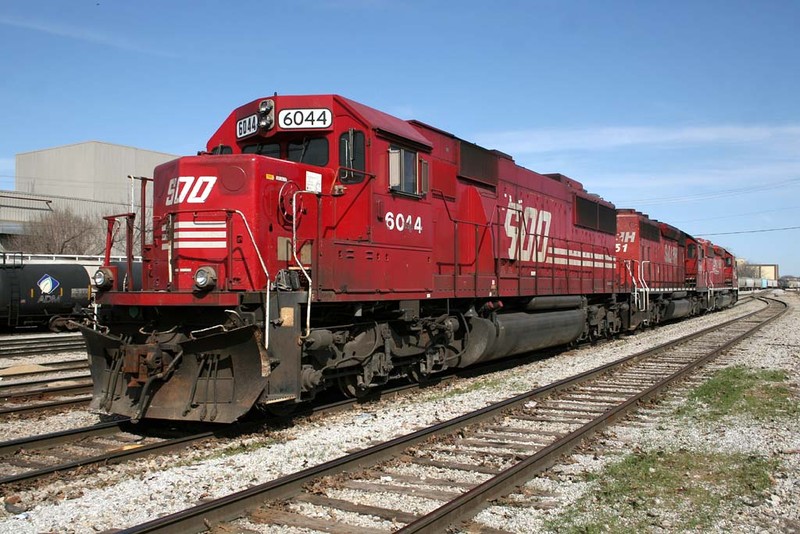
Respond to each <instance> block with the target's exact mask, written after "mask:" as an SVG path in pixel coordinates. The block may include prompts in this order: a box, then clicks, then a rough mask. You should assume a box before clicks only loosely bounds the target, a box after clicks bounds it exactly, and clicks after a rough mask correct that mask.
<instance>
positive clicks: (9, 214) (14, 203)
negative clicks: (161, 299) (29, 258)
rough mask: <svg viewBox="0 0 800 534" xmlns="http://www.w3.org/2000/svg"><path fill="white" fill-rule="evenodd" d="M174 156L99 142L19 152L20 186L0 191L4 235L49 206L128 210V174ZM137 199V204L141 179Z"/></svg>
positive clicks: (91, 211)
mask: <svg viewBox="0 0 800 534" xmlns="http://www.w3.org/2000/svg"><path fill="white" fill-rule="evenodd" d="M176 157H178V156H175V155H173V154H166V153H163V152H153V151H151V150H142V149H140V148H134V147H128V146H121V145H114V144H111V143H103V142H99V141H89V142H85V143H77V144H74V145H66V146H61V147H55V148H49V149H44V150H37V151H34V152H26V153H23V154H17V156H16V165H15V167H16V168H15V180H16V190H15V191H0V235H2V234H5V235H14V234H20V233H22V232H23V231H24V227H25V223H26V222H29V221H35V220H37V219H38V218H39V217H40V216H41V215H42V213H45V212H47V211H50V210H56V209H69V210H70V211H72V212H73V213H80V214H85V215H89V216H97V217H102V215H110V214H113V213H121V212H127V211H129V210H130V205H131V180H130V179H129V178H128V176H129V175H131V176H146V177H152V176H153V169H154V168H155V167H156V166H157V165H160V164H162V163H164V162H167V161H170V160H173V159H175V158H176ZM134 201H135V205H136V206H138V204H139V184H138V182H137V183H136V185H135V193H134ZM136 211H138V209H137V210H136Z"/></svg>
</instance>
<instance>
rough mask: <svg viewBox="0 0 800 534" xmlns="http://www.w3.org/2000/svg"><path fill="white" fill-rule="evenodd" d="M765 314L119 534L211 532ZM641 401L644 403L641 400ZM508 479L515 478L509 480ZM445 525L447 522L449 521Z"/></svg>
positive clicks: (571, 434)
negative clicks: (320, 483) (317, 485)
mask: <svg viewBox="0 0 800 534" xmlns="http://www.w3.org/2000/svg"><path fill="white" fill-rule="evenodd" d="M763 311H764V309H760V310H756V311H754V312H752V313H749V314H745V315H743V316H740V317H738V318H735V319H731V320H729V321H725V322H723V323H721V324H718V325H715V326H712V327H708V328H705V329H703V330H700V331H698V332H695V333H693V334H690V335H687V336H683V337H681V338H678V339H675V340H672V341H669V342H666V343H663V344H660V345H658V346H657V347H653V348H651V349H647V350H645V351H642V352H640V353H637V354H633V355H630V356H626V357H624V358H621V359H619V360H616V361H614V362H610V363H608V364H605V365H602V366H599V367H597V368H595V369H591V370H588V371H585V372H583V373H580V374H578V375H575V376H572V377H568V378H565V379H562V380H559V381H557V382H554V383H552V384H548V385H546V386H542V387H539V388H536V389H534V390H531V391H528V392H526V393H523V394H520V395H517V396H515V397H512V398H509V399H506V400H504V401H501V402H498V403H496V404H493V405H490V406H487V407H485V408H482V409H480V410H476V411H474V412H471V413H469V414H465V415H462V416H459V417H456V418H453V419H451V420H449V421H445V422H443V423H439V424H436V425H433V426H431V427H428V428H425V429H422V430H419V431H417V432H413V433H411V434H408V435H405V436H401V437H398V438H395V439H392V440H389V441H387V442H384V443H379V444H377V445H374V446H372V447H369V448H366V449H362V450H360V451H357V452H355V453H353V454H350V455H347V456H344V457H341V458H337V459H334V460H330V461H328V462H325V463H323V464H320V465H318V466H314V467H310V468H308V469H305V470H303V471H299V472H296V473H292V474H289V475H286V476H283V477H280V478H278V479H275V480H272V481H269V482H266V483H264V484H260V485H257V486H253V487H250V488H247V489H245V490H241V491H239V492H236V493H233V494H230V495H227V496H225V497H222V498H220V499H216V500H214V501H210V502H206V503H202V504H200V505H197V506H194V507H192V508H188V509H185V510H182V511H179V512H176V513H173V514H169V515H166V516H163V517H160V518H157V519H154V520H152V521H148V522H146V523H142V524H139V525H134V526H131V527H128V528H126V529H122V530H119V531H117V532H120V533H126V534H133V533H145V532H146V533H154V532H158V533H183V532H199V531H203V530H206V529H207V528H208V527H209V525H212V524H216V523H219V522H223V521H229V520H232V519H235V518H237V517H240V516H241V515H243V514H244V513H246V511H247V510H248V509H252V508H255V507H258V506H260V505H263V504H264V503H265V502H268V501H275V500H281V499H286V498H289V497H291V496H292V495H294V494H297V493H298V492H299V491H301V489H302V488H303V486H304V485H305V484H307V483H308V482H309V481H311V480H313V479H317V478H322V477H326V476H331V475H336V474H338V473H342V472H344V471H353V470H357V469H360V468H363V467H364V466H368V465H373V464H377V463H380V462H382V461H385V460H387V459H390V458H392V457H394V456H396V455H397V454H398V453H400V452H402V451H403V450H405V449H407V448H408V447H410V446H413V445H415V444H418V443H421V442H423V441H425V440H427V439H429V438H432V437H434V436H439V435H445V434H449V433H452V432H453V431H455V430H458V429H460V428H462V427H464V426H466V425H472V424H476V423H480V422H482V421H485V420H488V419H490V418H493V417H495V416H497V415H498V414H500V413H503V412H508V411H510V410H512V409H514V408H518V407H521V406H523V405H524V404H525V403H527V402H530V401H531V400H532V399H536V398H542V397H546V396H549V395H552V394H553V393H555V392H558V391H560V390H563V389H565V388H570V387H574V386H575V385H577V384H579V383H581V382H585V381H587V380H590V379H592V378H596V377H598V376H600V375H602V374H604V373H607V372H608V371H610V370H612V369H615V368H620V367H623V366H625V365H627V364H629V363H632V362H635V361H638V360H641V359H643V358H647V357H648V356H651V355H653V354H655V353H658V352H663V351H665V350H668V349H670V348H672V347H674V346H676V345H678V344H681V343H685V342H687V341H690V340H693V339H695V338H698V337H700V336H702V335H704V334H707V333H710V332H713V331H715V330H719V329H721V328H724V327H725V326H728V325H730V324H733V323H736V322H739V321H742V320H745V319H748V318H750V317H752V316H754V315H756V314H758V313H762V312H763ZM636 402H639V401H638V400H637V401H636ZM631 404H633V403H631ZM573 434H575V433H574V432H573V433H570V434H569V435H568V436H567V437H568V438H569V441H570V443H573V444H574V442H575V441H576V440H578V441H579V439H578V438H577V434H575V435H573ZM556 447H558V449H559V450H566V448H567V447H568V445H563V446H556V445H555V444H554V445H551V446H550V447H548V448H550V449H554V448H556ZM562 447H563V448H562ZM508 478H514V477H511V476H509V477H508ZM514 480H516V478H514ZM476 489H477V488H476ZM475 500H476V501H479V502H480V500H479V499H477V498H476V499H475ZM445 506H447V505H445ZM423 519H424V518H423ZM437 521H438V520H437ZM442 521H443V522H444V521H445V520H442ZM415 523H416V522H415ZM437 524H438V523H437ZM448 524H449V523H448ZM409 526H411V525H407V527H409ZM427 531H429V532H430V531H438V530H437V529H436V528H434V529H432V530H431V529H428V530H427Z"/></svg>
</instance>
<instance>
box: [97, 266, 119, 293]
mask: <svg viewBox="0 0 800 534" xmlns="http://www.w3.org/2000/svg"><path fill="white" fill-rule="evenodd" d="M92 281H93V282H94V285H95V287H97V289H100V290H106V289H111V287H112V286H113V285H114V275H113V273H112V272H111V270H110V269H106V268H105V267H101V268H100V269H98V270H97V272H95V273H94V276H93V277H92Z"/></svg>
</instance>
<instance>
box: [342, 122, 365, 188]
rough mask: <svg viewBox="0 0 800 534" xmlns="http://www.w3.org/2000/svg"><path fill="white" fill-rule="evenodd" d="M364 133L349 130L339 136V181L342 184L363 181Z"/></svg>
mask: <svg viewBox="0 0 800 534" xmlns="http://www.w3.org/2000/svg"><path fill="white" fill-rule="evenodd" d="M364 146H365V143H364V132H362V131H360V130H354V129H352V128H350V130H349V131H347V132H345V133H343V134H342V135H341V136H339V167H341V170H340V171H339V180H340V181H341V182H342V183H343V184H357V183H359V182H361V181H362V180H364V176H365V173H364V170H365V169H366V163H365V156H364V154H365V148H364Z"/></svg>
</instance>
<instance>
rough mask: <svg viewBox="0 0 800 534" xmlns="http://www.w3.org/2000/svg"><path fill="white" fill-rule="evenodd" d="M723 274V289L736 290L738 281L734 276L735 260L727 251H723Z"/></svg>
mask: <svg viewBox="0 0 800 534" xmlns="http://www.w3.org/2000/svg"><path fill="white" fill-rule="evenodd" d="M723 262H724V265H723V272H724V273H725V275H724V279H725V287H731V288H734V289H736V288H738V287H739V280H738V277H737V275H736V260H735V258H734V257H733V254H731V253H730V252H728V251H727V250H726V251H724V255H723Z"/></svg>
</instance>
